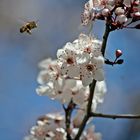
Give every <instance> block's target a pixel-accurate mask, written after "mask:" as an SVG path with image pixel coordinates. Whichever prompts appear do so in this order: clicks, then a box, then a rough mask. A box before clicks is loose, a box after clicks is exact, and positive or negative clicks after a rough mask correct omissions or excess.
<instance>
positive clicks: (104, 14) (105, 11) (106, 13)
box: [102, 8, 110, 17]
mask: <svg viewBox="0 0 140 140" xmlns="http://www.w3.org/2000/svg"><path fill="white" fill-rule="evenodd" d="M109 13H110V11H109V9H107V8H105V9H103V10H102V15H103V16H104V17H107V16H108V15H109Z"/></svg>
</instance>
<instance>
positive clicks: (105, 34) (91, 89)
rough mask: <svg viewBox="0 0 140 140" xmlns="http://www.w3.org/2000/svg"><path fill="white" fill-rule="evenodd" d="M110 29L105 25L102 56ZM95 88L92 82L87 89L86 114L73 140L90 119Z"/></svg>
mask: <svg viewBox="0 0 140 140" xmlns="http://www.w3.org/2000/svg"><path fill="white" fill-rule="evenodd" d="M110 31H111V30H110V27H109V24H107V23H106V29H105V33H104V35H103V42H102V47H101V52H102V54H103V56H104V54H105V49H106V44H107V39H108V36H109V33H110ZM95 86H96V80H93V81H92V83H91V84H90V86H89V88H90V95H89V101H88V105H87V112H86V115H85V117H84V119H83V121H82V124H81V126H80V127H79V130H78V133H77V135H76V136H75V138H74V140H79V139H80V136H81V135H82V133H83V131H84V128H85V126H86V123H87V121H88V120H89V118H90V112H91V107H92V100H93V97H94V90H95Z"/></svg>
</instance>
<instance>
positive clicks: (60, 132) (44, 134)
mask: <svg viewBox="0 0 140 140" xmlns="http://www.w3.org/2000/svg"><path fill="white" fill-rule="evenodd" d="M64 121H65V120H64V116H63V115H61V114H46V115H44V116H41V117H40V118H39V119H38V120H37V124H36V125H35V126H33V127H32V128H31V130H30V135H29V136H26V137H25V138H24V140H66V132H65V129H64ZM77 131H78V129H77V128H73V129H71V135H72V137H75V135H76V134H77ZM94 131H95V126H94V125H92V126H91V127H89V128H88V129H86V130H85V131H84V132H83V134H82V136H81V139H80V140H101V134H100V133H95V132H94Z"/></svg>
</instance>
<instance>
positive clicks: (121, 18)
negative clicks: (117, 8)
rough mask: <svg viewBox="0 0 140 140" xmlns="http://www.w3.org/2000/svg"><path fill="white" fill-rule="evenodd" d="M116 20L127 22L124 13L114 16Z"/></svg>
mask: <svg viewBox="0 0 140 140" xmlns="http://www.w3.org/2000/svg"><path fill="white" fill-rule="evenodd" d="M116 22H117V23H119V24H124V23H126V22H127V17H126V16H125V15H119V16H117V18H116Z"/></svg>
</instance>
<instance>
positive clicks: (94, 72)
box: [57, 34, 104, 86]
mask: <svg viewBox="0 0 140 140" xmlns="http://www.w3.org/2000/svg"><path fill="white" fill-rule="evenodd" d="M57 57H58V62H59V63H61V71H62V75H66V76H68V77H71V78H74V77H78V78H79V79H80V80H82V83H83V85H84V86H87V85H89V84H90V83H91V82H92V80H93V79H95V80H97V81H102V80H104V75H103V64H104V58H103V56H102V54H101V41H99V40H97V39H95V38H93V37H91V36H87V35H85V34H80V36H79V38H78V39H76V40H75V41H74V42H73V43H69V44H68V43H67V44H66V45H65V46H64V48H63V49H60V50H58V52H57Z"/></svg>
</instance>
